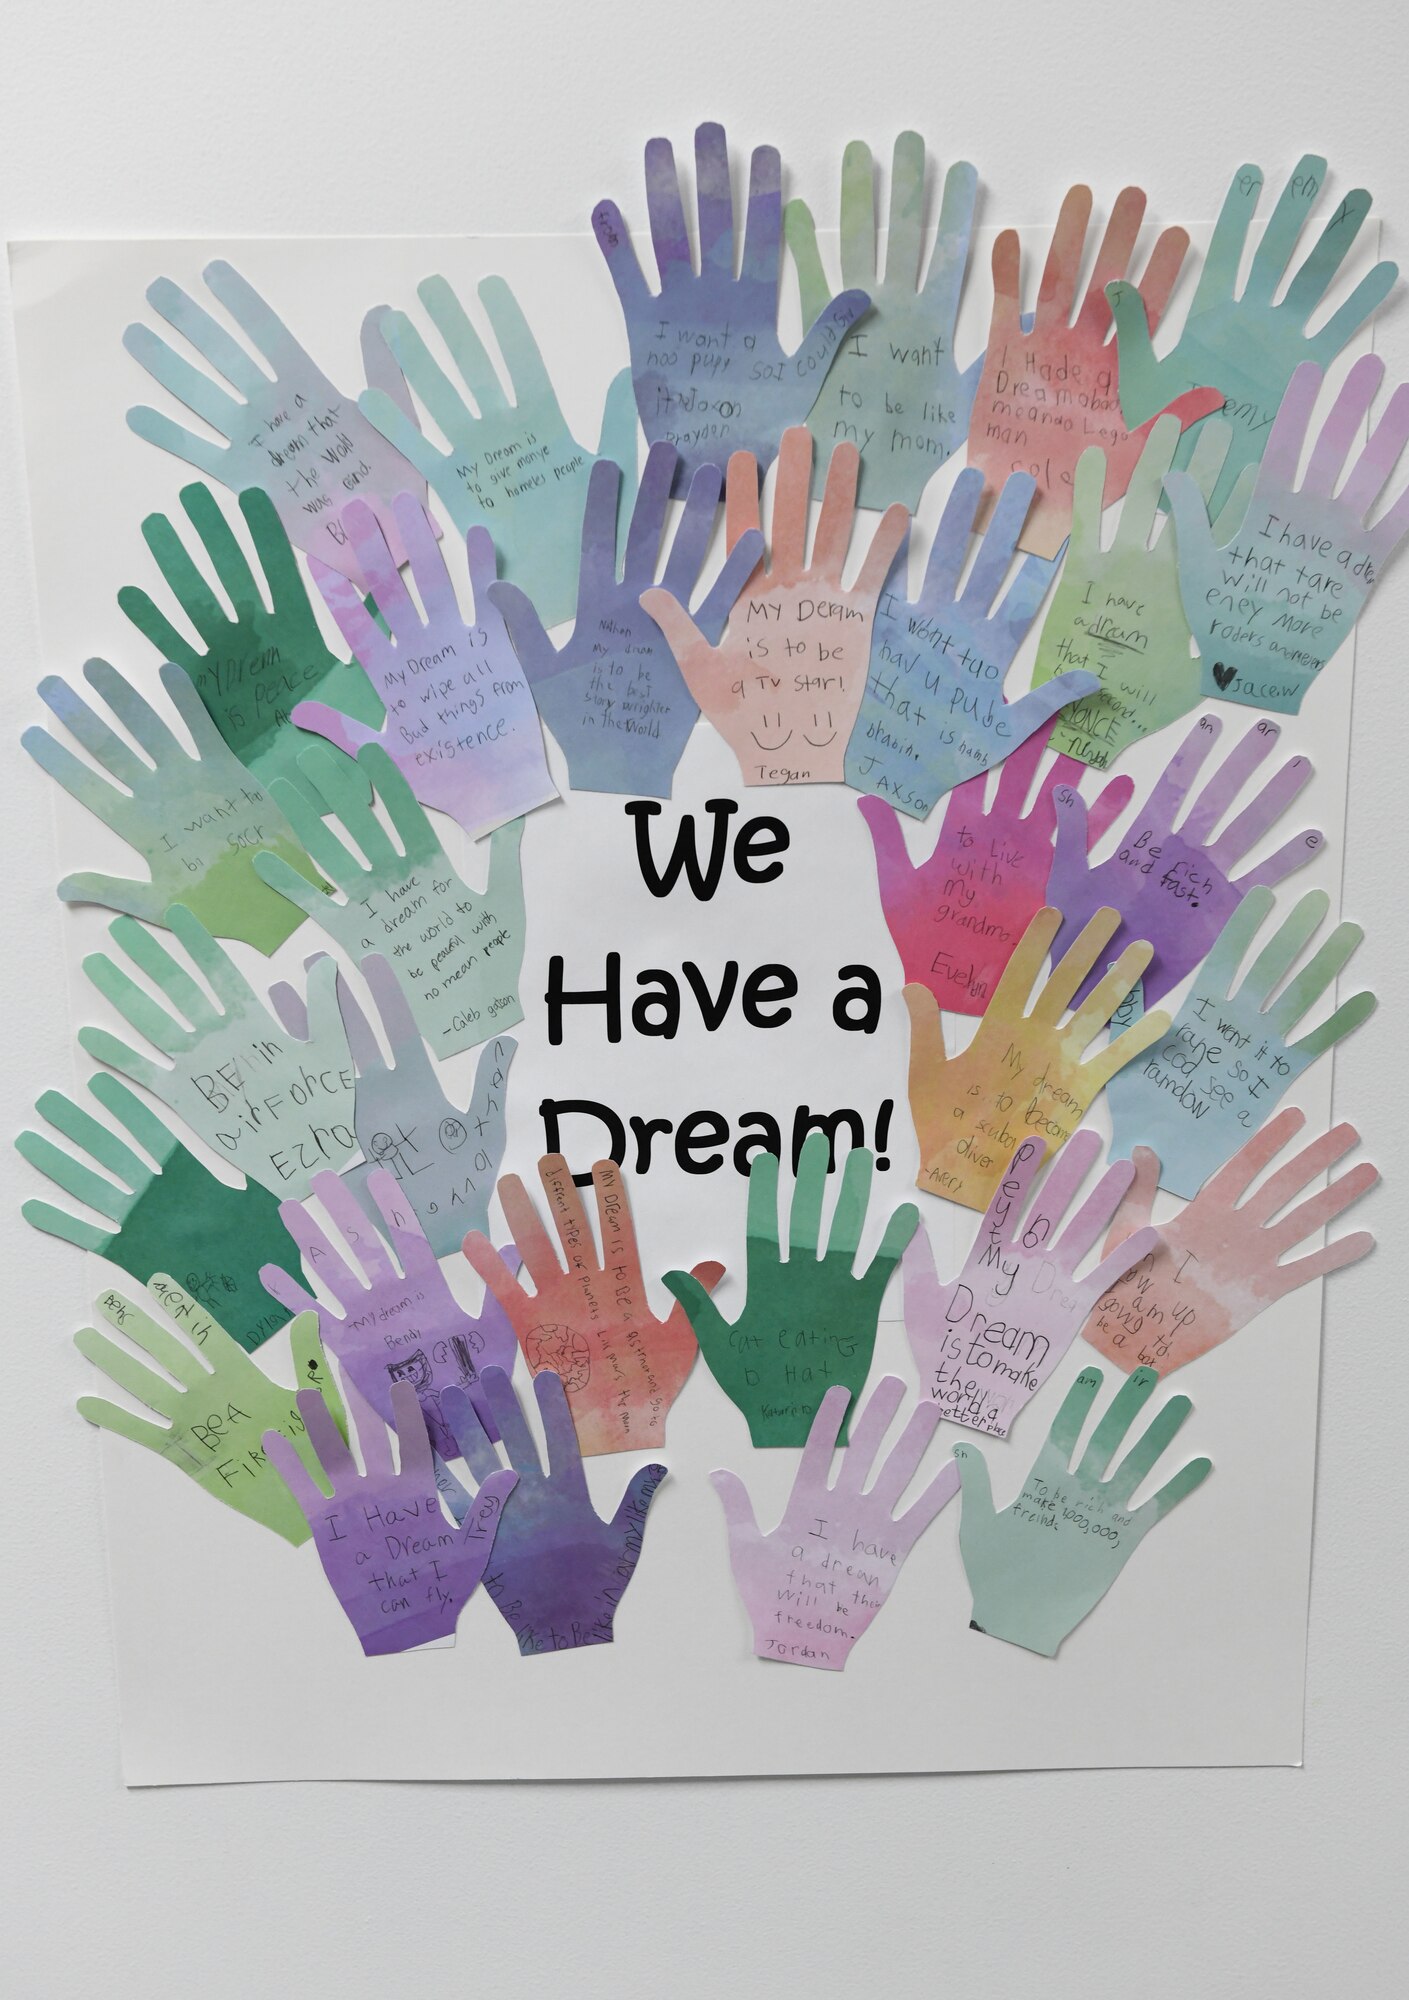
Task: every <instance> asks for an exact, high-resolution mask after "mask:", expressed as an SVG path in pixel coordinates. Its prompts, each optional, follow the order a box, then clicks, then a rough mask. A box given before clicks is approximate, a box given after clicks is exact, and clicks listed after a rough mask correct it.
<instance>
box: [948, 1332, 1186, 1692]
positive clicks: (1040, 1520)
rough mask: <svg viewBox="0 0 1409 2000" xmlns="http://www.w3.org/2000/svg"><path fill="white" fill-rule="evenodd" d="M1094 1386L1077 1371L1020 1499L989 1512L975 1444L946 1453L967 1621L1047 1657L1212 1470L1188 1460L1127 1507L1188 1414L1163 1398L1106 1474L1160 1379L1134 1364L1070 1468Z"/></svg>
mask: <svg viewBox="0 0 1409 2000" xmlns="http://www.w3.org/2000/svg"><path fill="white" fill-rule="evenodd" d="M1101 1381H1102V1376H1101V1371H1100V1369H1099V1368H1083V1369H1082V1371H1081V1373H1080V1374H1079V1375H1078V1376H1077V1378H1076V1380H1075V1382H1073V1383H1072V1385H1071V1388H1070V1389H1069V1390H1068V1391H1067V1394H1066V1399H1065V1401H1064V1402H1063V1404H1062V1407H1061V1408H1060V1409H1059V1410H1058V1412H1057V1415H1056V1418H1055V1421H1054V1422H1053V1424H1052V1429H1051V1432H1050V1434H1049V1435H1048V1438H1047V1442H1046V1444H1044V1445H1043V1447H1042V1450H1041V1451H1040V1452H1039V1453H1038V1456H1037V1463H1036V1464H1035V1465H1034V1466H1033V1468H1032V1471H1031V1472H1030V1473H1029V1474H1028V1476H1027V1478H1026V1479H1025V1480H1024V1482H1023V1489H1022V1492H1021V1493H1020V1494H1019V1495H1018V1498H1017V1499H1016V1500H1014V1502H1013V1503H1012V1505H1011V1506H1010V1507H1006V1508H1005V1509H1004V1510H1003V1512H1002V1513H1001V1514H999V1513H997V1512H995V1510H994V1506H993V1489H992V1487H991V1486H990V1484H989V1479H988V1465H987V1462H986V1460H985V1459H984V1456H983V1453H982V1452H981V1451H980V1450H979V1448H978V1446H977V1445H976V1444H968V1443H965V1444H956V1445H955V1447H954V1456H955V1458H956V1459H957V1460H958V1463H959V1476H960V1479H961V1481H962V1484H963V1494H964V1498H963V1503H962V1513H961V1517H960V1522H959V1552H960V1554H961V1555H962V1556H963V1558H964V1570H965V1573H966V1574H967V1576H968V1579H969V1588H970V1590H971V1591H972V1592H973V1597H974V1609H973V1617H972V1619H971V1620H970V1623H971V1624H972V1625H973V1627H974V1628H975V1629H976V1630H977V1631H980V1632H987V1633H988V1634H989V1635H990V1636H991V1637H993V1638H995V1639H1006V1640H1007V1641H1008V1643H1009V1644H1010V1645H1013V1646H1025V1647H1026V1648H1027V1650H1028V1651H1029V1652H1031V1653H1043V1654H1045V1655H1046V1657H1047V1658H1048V1659H1049V1660H1050V1659H1052V1658H1054V1657H1055V1655H1056V1652H1057V1648H1058V1647H1059V1646H1060V1645H1061V1643H1062V1641H1063V1639H1065V1638H1066V1636H1067V1634H1068V1633H1069V1632H1073V1631H1075V1629H1076V1627H1077V1626H1078V1625H1079V1624H1080V1623H1081V1621H1082V1619H1083V1618H1085V1617H1086V1615H1087V1613H1088V1612H1090V1611H1094V1610H1095V1608H1096V1606H1097V1605H1098V1604H1099V1603H1100V1601H1101V1599H1102V1598H1103V1597H1104V1596H1105V1594H1106V1592H1107V1591H1108V1590H1109V1589H1110V1587H1111V1585H1112V1584H1113V1583H1114V1582H1115V1580H1116V1578H1117V1577H1118V1576H1119V1575H1120V1572H1121V1571H1122V1570H1123V1569H1124V1568H1125V1565H1126V1564H1127V1563H1128V1562H1129V1560H1130V1558H1131V1556H1132V1555H1134V1553H1135V1551H1136V1549H1137V1548H1138V1547H1139V1546H1140V1543H1141V1542H1142V1541H1143V1540H1144V1538H1145V1536H1146V1535H1147V1534H1148V1533H1149V1531H1150V1529H1151V1528H1153V1527H1154V1525H1155V1523H1156V1522H1157V1521H1162V1520H1163V1519H1164V1517H1165V1515H1166V1514H1168V1513H1169V1512H1170V1511H1171V1509H1173V1508H1175V1507H1177V1506H1178V1505H1179V1502H1180V1501H1181V1500H1183V1499H1185V1498H1186V1497H1187V1495H1189V1494H1190V1493H1192V1492H1194V1491H1195V1490H1196V1488H1198V1487H1200V1486H1202V1485H1203V1483H1204V1481H1205V1480H1206V1479H1207V1478H1208V1475H1209V1473H1210V1472H1212V1470H1213V1465H1212V1462H1211V1461H1210V1460H1209V1459H1207V1458H1195V1459H1191V1460H1190V1461H1189V1463H1188V1464H1187V1465H1184V1466H1181V1467H1180V1469H1179V1471H1178V1472H1176V1473H1175V1475H1174V1477H1173V1478H1172V1479H1171V1480H1169V1481H1168V1482H1167V1483H1166V1484H1165V1485H1163V1486H1161V1487H1160V1489H1159V1491H1158V1492H1157V1493H1155V1494H1154V1495H1153V1496H1152V1497H1151V1498H1150V1499H1148V1500H1146V1501H1145V1502H1144V1504H1143V1505H1142V1506H1139V1507H1134V1508H1132V1506H1131V1504H1130V1503H1131V1501H1132V1499H1133V1498H1134V1495H1135V1492H1136V1489H1137V1488H1138V1487H1139V1485H1140V1484H1141V1482H1142V1481H1143V1480H1144V1479H1145V1478H1146V1477H1147V1476H1148V1475H1149V1474H1150V1473H1151V1472H1153V1470H1154V1468H1155V1465H1156V1463H1157V1461H1158V1460H1159V1458H1160V1456H1161V1454H1162V1453H1163V1452H1164V1451H1165V1450H1166V1449H1167V1448H1168V1447H1169V1445H1171V1444H1172V1443H1173V1442H1174V1439H1175V1437H1176V1436H1177V1435H1178V1433H1179V1429H1180V1426H1181V1425H1182V1424H1183V1422H1184V1419H1185V1417H1187V1416H1188V1414H1189V1411H1190V1410H1191V1408H1192V1407H1193V1405H1192V1404H1191V1403H1190V1401H1189V1399H1188V1397H1187V1396H1171V1397H1170V1399H1169V1401H1168V1402H1167V1403H1166V1404H1165V1405H1164V1407H1163V1409H1161V1410H1160V1411H1159V1413H1158V1414H1157V1415H1156V1416H1155V1417H1154V1418H1153V1420H1152V1421H1151V1422H1150V1424H1149V1425H1148V1426H1147V1427H1146V1429H1145V1432H1144V1435H1143V1436H1142V1437H1141V1438H1140V1439H1139V1441H1138V1442H1137V1443H1136V1444H1134V1445H1132V1446H1131V1448H1130V1450H1129V1451H1128V1452H1127V1453H1126V1454H1125V1457H1124V1458H1123V1459H1122V1460H1121V1462H1120V1464H1119V1465H1118V1466H1117V1467H1116V1468H1115V1470H1114V1471H1113V1472H1112V1471H1111V1470H1110V1466H1111V1461H1112V1459H1113V1458H1114V1457H1115V1455H1116V1452H1117V1451H1118V1450H1119V1449H1120V1446H1121V1444H1122V1442H1123V1440H1124V1438H1125V1435H1126V1432H1127V1431H1128V1430H1129V1429H1130V1426H1131V1425H1132V1424H1133V1423H1134V1421H1135V1419H1136V1417H1137V1416H1138V1415H1139V1413H1140V1411H1141V1410H1142V1409H1143V1407H1144V1405H1145V1404H1146V1403H1147V1402H1148V1401H1149V1398H1150V1396H1151V1395H1152V1394H1153V1392H1154V1388H1155V1385H1156V1383H1157V1382H1158V1381H1159V1377H1158V1376H1157V1375H1156V1374H1155V1373H1154V1371H1153V1369H1150V1368H1140V1369H1137V1370H1136V1372H1135V1373H1134V1374H1133V1375H1132V1376H1131V1377H1130V1379H1129V1381H1128V1382H1123V1383H1122V1384H1121V1386H1120V1388H1119V1389H1118V1390H1117V1392H1116V1394H1115V1397H1114V1398H1113V1400H1112V1401H1111V1403H1110V1405H1109V1407H1108V1408H1107V1410H1106V1412H1105V1414H1104V1416H1102V1418H1101V1420H1100V1422H1099V1423H1098V1424H1097V1426H1096V1428H1095V1430H1094V1431H1093V1432H1092V1434H1091V1442H1090V1443H1089V1444H1088V1445H1087V1447H1086V1449H1085V1451H1084V1452H1083V1453H1082V1454H1081V1458H1080V1461H1079V1462H1078V1464H1077V1466H1076V1469H1075V1471H1073V1470H1072V1469H1071V1459H1072V1454H1073V1452H1074V1451H1075V1450H1076V1445H1077V1440H1078V1439H1079V1437H1080V1435H1081V1428H1082V1425H1083V1424H1084V1423H1085V1422H1086V1419H1087V1417H1088V1416H1089V1415H1090V1413H1091V1406H1092V1404H1093V1403H1094V1402H1095V1400H1096V1396H1097V1393H1098V1392H1099V1390H1100V1387H1101ZM1108 1474H1109V1476H1107V1475H1108Z"/></svg>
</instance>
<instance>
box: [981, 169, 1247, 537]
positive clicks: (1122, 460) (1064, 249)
mask: <svg viewBox="0 0 1409 2000" xmlns="http://www.w3.org/2000/svg"><path fill="white" fill-rule="evenodd" d="M1144 214H1145V196H1144V192H1143V190H1142V189H1140V188H1134V187H1129V188H1123V189H1122V190H1121V192H1120V194H1118V195H1117V196H1116V200H1115V206H1114V207H1113V208H1112V210H1111V216H1110V221H1109V222H1108V223H1107V224H1106V233H1105V235H1104V236H1103V237H1102V239H1101V247H1100V249H1099V250H1098V251H1097V252H1096V262H1095V266H1094V269H1093V270H1092V273H1091V281H1090V283H1089V285H1088V286H1087V288H1086V295H1085V297H1084V298H1083V299H1082V300H1081V302H1080V305H1079V307H1078V308H1077V310H1076V312H1075V317H1073V308H1074V307H1076V306H1077V285H1078V283H1079V281H1080V277H1081V269H1082V264H1083V260H1084V258H1085V254H1086V232H1087V226H1088V224H1089V223H1090V220H1091V190H1090V188H1088V187H1074V188H1071V189H1069V190H1068V192H1067V194H1066V196H1065V198H1064V199H1063V202H1062V206H1061V212H1060V214H1059V215H1058V217H1057V222H1056V227H1055V228H1054V229H1053V231H1052V243H1051V247H1050V249H1049V250H1048V252H1047V261H1046V264H1045V265H1044V267H1043V271H1042V283H1041V286H1040V288H1039V290H1038V294H1037V313H1036V317H1035V319H1034V321H1033V323H1032V327H1031V331H1028V330H1027V328H1026V327H1025V326H1024V324H1023V320H1022V253H1021V249H1020V246H1019V242H1018V233H1017V231H1016V230H1015V229H1005V230H1003V232H1002V233H1001V234H1000V235H999V237H998V238H997V240H996V242H995V243H994V245H993V319H992V322H991V324H990V327H989V333H988V348H987V352H986V354H985V356H984V364H983V375H982V378H981V380H980V382H979V386H978V393H977V396H976V397H975V400H974V409H973V415H972V417H971V419H970V422H969V463H970V465H974V466H977V467H978V469H979V471H980V472H982V474H983V476H984V479H985V481H986V482H987V484H988V485H989V486H990V487H994V488H996V487H999V486H1001V485H1002V483H1003V481H1004V480H1005V479H1006V478H1007V477H1008V474H1009V473H1010V472H1029V471H1032V470H1033V469H1034V468H1037V469H1038V472H1039V475H1040V476H1039V477H1038V485H1037V501H1036V505H1035V506H1034V508H1033V510H1032V512H1031V513H1030V514H1029V515H1028V518H1027V526H1026V528H1025V529H1024V531H1023V535H1022V546H1023V548H1025V549H1031V550H1033V551H1034V552H1035V553H1036V554H1037V555H1041V556H1055V555H1056V554H1057V553H1058V552H1059V551H1060V549H1061V546H1062V543H1063V541H1065V539H1066V536H1067V531H1068V529H1069V527H1070V525H1071V502H1072V480H1073V475H1074V472H1075V468H1076V462H1077V459H1078V458H1079V457H1080V456H1081V452H1082V450H1083V448H1084V447H1085V446H1087V445H1089V444H1093V443H1098V444H1100V445H1102V446H1104V448H1105V451H1106V463H1107V472H1106V485H1107V489H1108V493H1107V497H1108V498H1109V499H1111V500H1117V499H1119V498H1120V496H1121V494H1122V493H1124V491H1125V489H1126V486H1127V484H1128V483H1129V479H1130V475H1131V473H1132V471H1133V470H1134V467H1135V461H1136V459H1137V458H1138V457H1139V455H1140V446H1141V444H1142V442H1143V438H1144V432H1143V430H1139V429H1136V428H1135V427H1134V426H1133V425H1127V423H1126V421H1125V420H1124V418H1123V417H1122V414H1121V403H1120V398H1119V382H1118V376H1117V368H1116V346H1115V342H1114V341H1113V340H1112V339H1111V337H1110V336H1111V308H1110V306H1109V304H1108V303H1107V301H1106V286H1107V284H1108V283H1109V282H1110V281H1111V280H1112V279H1114V278H1118V277H1123V276H1124V274H1125V272H1126V270H1127V269H1128V267H1129V265H1130V262H1131V259H1132V258H1133V257H1134V254H1135V244H1136V240H1137V238H1138V237H1139V234H1140V224H1141V222H1142V221H1143V219H1144ZM1188 247H1189V237H1188V232H1187V231H1186V230H1183V229H1166V230H1164V231H1163V232H1162V233H1161V235H1160V238H1159V240H1158V242H1157V243H1156V244H1155V247H1154V249H1153V250H1152V251H1151V253H1150V261H1149V263H1148V264H1147V265H1146V267H1145V277H1144V286H1145V299H1146V302H1147V304H1148V307H1149V310H1150V312H1151V314H1152V315H1153V317H1154V319H1155V320H1156V321H1157V320H1158V318H1159V315H1160V314H1161V313H1162V312H1163V311H1164V308H1165V305H1166V304H1167V302H1168V300H1169V295H1170V293H1171V292H1172V291H1173V290H1174V287H1175V284H1176V283H1177V281H1178V278H1179V271H1180V267H1181V266H1182V264H1183V262H1184V253H1185V251H1186V250H1187V249H1188ZM1184 386H1185V387H1186V388H1187V389H1188V391H1189V393H1187V394H1184V395H1177V393H1176V392H1171V394H1170V395H1169V396H1167V397H1165V398H1164V400H1163V402H1162V403H1160V404H1159V405H1158V406H1157V407H1156V408H1155V409H1153V410H1149V411H1146V412H1145V415H1146V416H1148V417H1150V418H1154V417H1156V416H1158V414H1159V412H1160V410H1161V409H1163V407H1164V404H1165V403H1168V405H1169V408H1170V413H1171V415H1173V416H1175V417H1177V418H1178V419H1179V421H1180V423H1181V424H1190V423H1193V422H1195V421H1196V420H1197V419H1198V418H1199V417H1205V416H1207V415H1208V413H1209V411H1210V410H1216V409H1217V408H1218V405H1219V402H1220V400H1221V398H1220V397H1219V395H1218V392H1217V391H1216V390H1212V389H1205V388H1203V387H1202V386H1201V385H1197V386H1196V385H1193V384H1186V385H1184Z"/></svg>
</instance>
